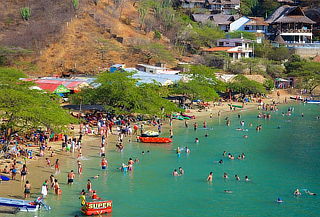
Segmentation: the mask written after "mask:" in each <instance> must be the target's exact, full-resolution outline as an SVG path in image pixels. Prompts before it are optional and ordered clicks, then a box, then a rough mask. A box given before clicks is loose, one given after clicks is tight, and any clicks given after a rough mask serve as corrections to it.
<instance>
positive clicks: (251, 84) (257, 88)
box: [228, 75, 266, 95]
mask: <svg viewBox="0 0 320 217" xmlns="http://www.w3.org/2000/svg"><path fill="white" fill-rule="evenodd" d="M228 88H229V90H230V91H231V92H233V93H241V94H244V95H247V94H257V93H265V92H266V90H265V88H264V87H263V85H262V84H260V83H259V82H256V81H252V80H249V79H248V78H246V77H245V76H243V75H237V76H236V77H235V78H234V79H233V81H232V82H231V83H229V84H228Z"/></svg>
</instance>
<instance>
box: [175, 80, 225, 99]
mask: <svg viewBox="0 0 320 217" xmlns="http://www.w3.org/2000/svg"><path fill="white" fill-rule="evenodd" d="M204 83H205V82H203V81H202V80H199V79H196V78H195V79H192V80H191V81H189V82H182V81H180V82H178V83H177V84H176V85H174V87H173V90H172V92H173V93H174V94H182V95H184V96H186V97H188V98H189V99H190V100H191V101H194V100H202V101H213V100H215V99H218V97H219V95H218V94H217V93H216V91H215V89H214V88H213V87H212V86H210V85H205V84H204Z"/></svg>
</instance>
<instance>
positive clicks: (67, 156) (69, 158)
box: [0, 91, 289, 199]
mask: <svg viewBox="0 0 320 217" xmlns="http://www.w3.org/2000/svg"><path fill="white" fill-rule="evenodd" d="M285 98H286V99H287V100H289V95H288V94H287V93H286V92H284V91H281V96H280V97H278V96H277V94H276V92H273V93H272V94H270V95H268V97H267V98H265V99H263V102H264V103H266V104H268V103H271V102H272V100H275V102H277V103H284V102H285ZM227 104H228V102H223V103H222V104H221V105H220V106H213V105H211V106H210V107H209V108H208V109H206V110H202V111H198V110H189V111H188V113H187V114H189V115H195V116H196V119H195V120H190V121H189V123H190V125H191V123H194V122H198V123H199V124H202V122H203V121H204V120H205V119H206V118H209V117H210V115H211V114H212V116H213V118H218V112H219V111H220V113H221V116H226V115H228V114H230V113H237V114H238V112H240V111H241V112H242V111H248V110H254V109H257V106H258V103H256V102H253V103H247V104H246V105H245V106H244V108H243V109H236V110H235V111H230V108H229V106H228V105H227ZM233 104H234V105H242V104H241V103H233ZM183 124H184V121H179V120H174V123H173V126H174V129H175V128H179V127H181V126H182V125H183ZM145 129H151V130H157V128H156V126H155V127H153V126H146V127H145ZM78 131H79V130H78V129H77V128H75V130H74V133H75V134H77V132H78ZM163 132H164V134H165V135H168V132H169V126H168V122H165V124H164V126H163ZM76 136H77V135H76ZM116 139H117V136H116V135H115V134H112V135H110V136H109V137H108V139H107V141H108V145H107V148H106V152H108V150H110V149H113V150H114V148H115V143H116V142H115V141H116ZM129 139H131V140H132V141H134V140H135V136H128V137H126V138H125V140H124V144H126V143H127V142H128V140H129ZM100 142H101V138H100V136H96V135H86V136H84V137H83V144H82V153H83V156H84V157H85V156H89V155H98V154H99V145H100ZM49 146H52V149H54V150H55V156H53V157H49V153H45V156H44V157H38V158H37V159H36V160H32V159H28V160H27V167H28V171H29V174H27V179H26V180H29V182H30V183H31V185H32V189H31V198H36V197H37V196H40V191H41V185H42V183H43V182H44V181H45V180H46V179H49V176H50V175H51V174H54V172H55V171H54V168H53V167H48V166H47V165H46V160H45V159H46V157H48V158H49V159H50V161H51V164H53V163H54V161H55V160H56V159H59V160H60V165H61V166H60V168H61V171H60V173H59V174H56V175H55V177H56V178H57V179H58V180H59V183H60V184H62V185H64V184H66V181H67V173H68V172H69V171H70V170H71V169H73V170H74V171H76V168H77V155H78V152H77V151H76V152H75V153H67V152H65V151H61V142H54V143H50V145H49ZM32 149H34V150H35V151H36V152H38V148H32ZM17 161H21V162H23V160H22V159H17ZM10 162H11V161H10V160H2V161H1V163H0V169H3V168H4V166H5V165H9V164H10ZM99 163H100V162H97V165H98V164H99ZM18 166H19V167H22V164H19V165H18ZM83 166H84V167H85V164H84V165H83ZM77 176H78V174H76V179H77ZM16 179H17V180H13V181H12V180H10V181H8V182H5V181H3V182H2V183H1V184H0V197H9V198H17V199H23V190H24V184H25V183H22V182H21V181H20V179H21V177H20V174H17V176H16ZM50 193H53V192H51V191H49V194H50ZM62 196H63V195H62Z"/></svg>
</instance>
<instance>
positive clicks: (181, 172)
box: [179, 167, 184, 176]
mask: <svg viewBox="0 0 320 217" xmlns="http://www.w3.org/2000/svg"><path fill="white" fill-rule="evenodd" d="M179 173H180V176H182V175H184V170H183V169H182V167H179Z"/></svg>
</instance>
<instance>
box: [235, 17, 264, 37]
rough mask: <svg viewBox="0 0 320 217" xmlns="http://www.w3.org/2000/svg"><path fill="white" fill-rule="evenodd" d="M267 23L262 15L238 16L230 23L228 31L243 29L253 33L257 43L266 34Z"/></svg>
mask: <svg viewBox="0 0 320 217" xmlns="http://www.w3.org/2000/svg"><path fill="white" fill-rule="evenodd" d="M268 26H269V24H268V23H267V22H265V21H264V19H263V17H246V16H243V17H240V18H239V19H237V20H235V21H234V22H232V23H231V24H230V30H229V31H230V32H233V31H244V32H252V33H255V35H256V37H257V43H262V40H263V39H264V38H265V34H267V31H268Z"/></svg>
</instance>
